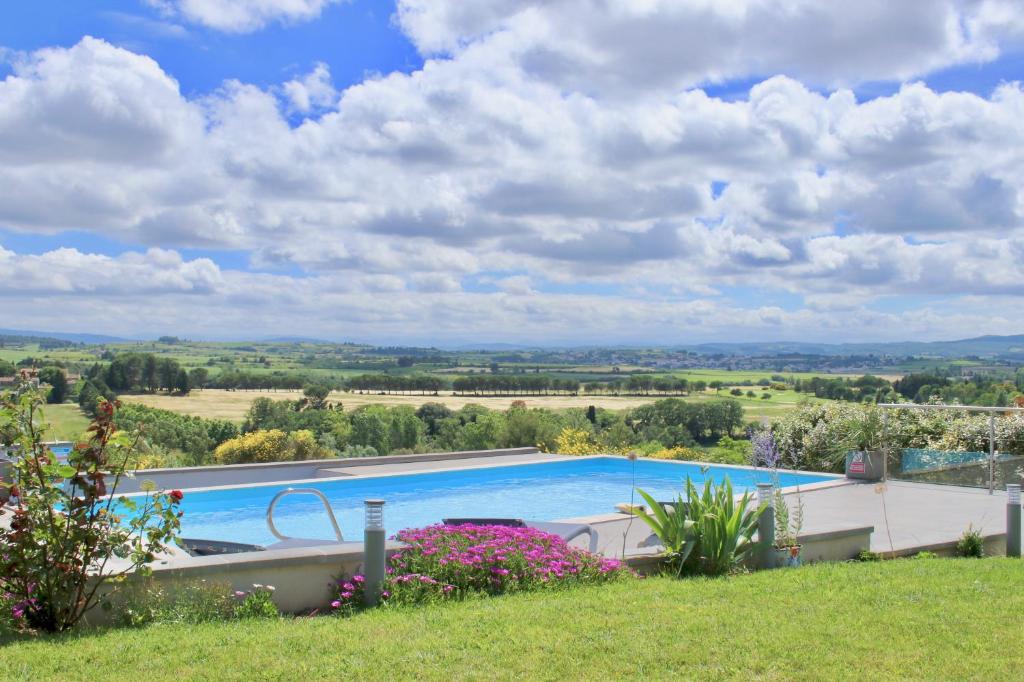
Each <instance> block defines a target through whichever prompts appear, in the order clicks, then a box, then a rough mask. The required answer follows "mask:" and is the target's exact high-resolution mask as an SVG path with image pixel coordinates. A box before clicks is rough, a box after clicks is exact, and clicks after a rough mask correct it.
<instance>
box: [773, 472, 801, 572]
mask: <svg viewBox="0 0 1024 682" xmlns="http://www.w3.org/2000/svg"><path fill="white" fill-rule="evenodd" d="M773 506H774V508H775V547H774V549H773V552H774V563H773V566H774V567H775V568H782V567H784V566H788V567H796V566H799V565H800V564H801V563H802V561H801V556H800V553H801V551H802V550H803V545H801V544H800V530H801V529H802V528H803V525H804V503H803V500H802V499H800V491H799V490H797V492H796V504H794V505H793V507H792V508H790V506H789V503H788V502H787V501H786V496H785V495H783V494H782V490H781V489H780V488H779V487H778V486H776V488H775V492H774V500H773Z"/></svg>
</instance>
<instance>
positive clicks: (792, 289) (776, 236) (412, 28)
mask: <svg viewBox="0 0 1024 682" xmlns="http://www.w3.org/2000/svg"><path fill="white" fill-rule="evenodd" d="M697 5H698V3H687V2H681V3H649V4H647V5H639V4H632V3H626V2H611V3H602V2H598V1H597V0H555V1H552V2H546V3H531V2H513V1H512V0H480V2H479V3H473V4H465V3H460V2H457V1H456V0H432V1H429V2H428V1H427V0H398V2H397V4H395V3H385V2H370V1H366V0H352V1H351V2H345V1H343V0H293V1H291V2H288V3H275V2H269V1H266V0H139V1H137V2H136V1H133V0H123V1H121V2H113V1H108V0H99V1H97V2H89V3H80V2H69V1H65V2H58V1H56V0H41V1H39V2H34V3H9V4H8V6H5V7H4V8H3V9H2V10H0V79H2V82H0V166H2V168H0V273H3V274H0V279H2V280H3V282H0V283H2V284H3V285H4V287H3V289H2V293H0V305H2V306H3V308H4V309H5V312H6V313H7V315H6V317H8V318H10V320H12V321H9V322H8V323H7V324H5V326H9V327H10V326H16V327H22V328H33V329H51V330H76V331H89V332H107V333H116V334H122V335H130V336H149V335H155V334H159V333H180V334H183V335H191V336H194V337H207V338H241V337H245V336H250V335H251V336H279V335H282V334H300V335H305V336H320V337H323V338H332V339H339V340H344V339H359V340H378V341H381V342H401V343H450V342H462V341H465V342H475V341H485V342H503V341H515V342H531V343H552V344H555V343H557V344H565V343H581V344H584V343H587V344H589V343H595V342H609V343H687V342H699V341H714V340H719V341H726V340H736V341H744V340H765V339H767V338H771V339H779V340H782V339H807V340H814V341H834V342H844V341H862V340H902V339H949V338H957V337H962V336H970V335H974V334H980V333H995V334H998V333H1005V334H1011V333H1019V332H1020V331H1021V330H1020V329H1019V325H1018V323H1017V320H1019V319H1021V315H1020V313H1021V312H1024V305H1022V299H1021V296H1022V294H1024V277H1022V275H1024V272H1022V269H1021V268H1020V266H1019V265H1018V264H1019V263H1020V262H1022V260H1021V259H1022V257H1024V231H1022V225H1021V219H1022V216H1024V194H1021V185H1022V181H1024V179H1022V173H1024V171H1022V169H1024V159H1022V158H1021V155H1022V152H1020V151H1019V150H1020V149H1021V148H1024V124H1022V121H1024V116H1022V112H1024V93H1022V92H1021V88H1020V85H1019V84H1018V83H1017V81H1018V79H1019V78H1020V74H1021V73H1024V50H1022V46H1024V11H1022V8H1021V7H1020V6H1019V4H1018V3H1014V2H1010V1H1008V0H977V1H967V0H936V2H935V3H934V5H933V6H932V7H931V11H929V12H928V13H922V12H919V11H916V10H914V9H913V8H910V7H907V6H902V5H893V4H892V3H886V2H881V1H878V2H866V3H861V4H859V5H857V6H855V7H844V6H841V5H838V4H837V5H835V6H832V5H821V4H818V3H815V2H812V1H811V0H788V2H787V5H788V6H789V9H790V10H791V11H789V12H781V13H780V12H778V11H776V10H777V7H776V6H775V5H773V4H772V3H771V2H768V0H744V1H743V2H740V3H737V4H736V5H735V6H732V9H728V8H726V7H725V6H722V7H716V8H715V9H714V10H713V11H706V12H705V11H703V10H698V9H697ZM773 8H774V9H773Z"/></svg>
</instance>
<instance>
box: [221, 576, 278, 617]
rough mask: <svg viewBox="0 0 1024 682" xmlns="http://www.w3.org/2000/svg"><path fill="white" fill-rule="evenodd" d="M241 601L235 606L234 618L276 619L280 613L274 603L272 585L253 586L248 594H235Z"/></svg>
mask: <svg viewBox="0 0 1024 682" xmlns="http://www.w3.org/2000/svg"><path fill="white" fill-rule="evenodd" d="M235 597H236V598H238V599H240V600H241V601H240V602H239V603H238V605H237V606H235V611H234V614H233V615H234V617H235V618H277V617H278V616H280V615H281V612H280V611H278V610H277V604H275V603H274V599H273V597H274V586H273V585H259V584H256V585H253V586H252V589H251V590H249V591H248V592H235Z"/></svg>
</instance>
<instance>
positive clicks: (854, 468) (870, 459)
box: [846, 450, 885, 481]
mask: <svg viewBox="0 0 1024 682" xmlns="http://www.w3.org/2000/svg"><path fill="white" fill-rule="evenodd" d="M884 470H885V452H883V451H882V450H869V451H867V452H848V453H847V454H846V477H847V478H855V479H858V480H862V481H880V480H882V476H883V474H884Z"/></svg>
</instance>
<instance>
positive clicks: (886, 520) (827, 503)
mask: <svg viewBox="0 0 1024 682" xmlns="http://www.w3.org/2000/svg"><path fill="white" fill-rule="evenodd" d="M786 497H787V501H788V502H789V504H790V506H791V507H792V506H793V505H795V503H796V498H797V494H795V493H790V494H788V495H787V496H786ZM799 498H800V499H801V500H802V502H803V506H804V525H803V530H802V532H801V537H803V538H806V537H814V536H818V535H821V534H828V533H841V532H846V531H850V530H853V529H857V528H873V529H874V532H872V533H871V535H870V549H871V551H873V552H878V553H883V554H885V555H887V556H888V555H890V554H894V555H895V556H906V555H911V554H916V553H917V552H920V551H925V550H927V551H934V552H939V553H948V552H951V551H952V547H953V545H955V544H956V541H957V540H958V539H959V538H960V536H961V534H962V533H963V532H964V531H965V530H966V529H967V528H968V526H973V527H974V528H975V529H977V530H979V531H981V533H982V535H983V536H984V537H985V538H986V541H987V545H988V548H989V551H990V552H997V551H1001V549H1002V547H1003V546H1004V544H1003V543H1005V534H1006V492H1005V491H996V492H995V493H994V494H992V495H989V494H988V491H986V490H981V489H977V488H962V487H956V486H945V485H934V484H927V483H909V482H904V481H889V482H888V483H887V484H885V485H881V484H876V483H860V482H854V481H850V482H849V483H848V484H847V485H840V486H832V487H828V488H824V489H819V490H813V491H808V492H801V493H799ZM567 520H570V521H574V522H587V523H591V524H592V525H594V527H595V528H596V529H597V531H598V550H599V551H600V552H602V553H604V554H607V555H611V556H622V554H623V551H624V550H625V554H626V555H627V556H629V555H636V554H647V553H650V552H652V551H655V550H652V549H650V548H641V547H638V545H640V544H641V543H643V542H644V541H645V540H646V539H647V538H648V537H649V536H650V530H649V529H648V528H647V526H646V525H645V524H644V523H643V522H642V521H640V520H639V519H636V518H634V517H631V516H629V515H627V514H621V513H609V514H606V515H603V516H596V517H582V518H574V519H567ZM865 549H866V548H865Z"/></svg>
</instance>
